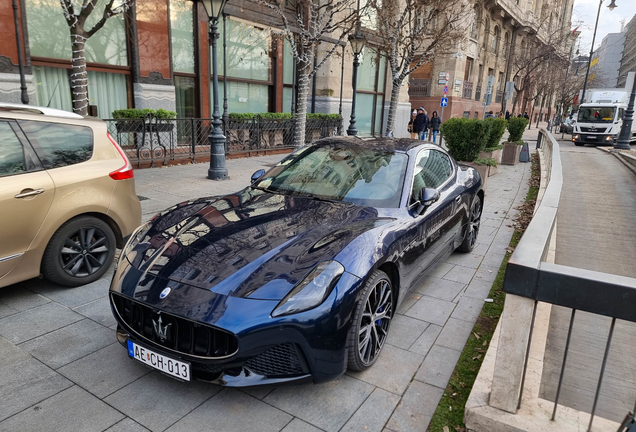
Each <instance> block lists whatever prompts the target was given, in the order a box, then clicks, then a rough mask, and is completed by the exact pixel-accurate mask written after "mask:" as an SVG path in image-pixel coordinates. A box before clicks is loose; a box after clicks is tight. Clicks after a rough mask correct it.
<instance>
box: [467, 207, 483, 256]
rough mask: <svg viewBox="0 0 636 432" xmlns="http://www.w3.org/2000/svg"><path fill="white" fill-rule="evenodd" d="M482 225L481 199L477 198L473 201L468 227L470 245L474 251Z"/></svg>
mask: <svg viewBox="0 0 636 432" xmlns="http://www.w3.org/2000/svg"><path fill="white" fill-rule="evenodd" d="M480 223H481V200H480V199H479V197H475V200H474V201H473V205H472V209H471V211H470V223H469V225H468V229H469V231H468V243H469V245H470V248H471V249H472V248H473V247H474V246H475V243H476V242H477V235H478V234H479V225H480Z"/></svg>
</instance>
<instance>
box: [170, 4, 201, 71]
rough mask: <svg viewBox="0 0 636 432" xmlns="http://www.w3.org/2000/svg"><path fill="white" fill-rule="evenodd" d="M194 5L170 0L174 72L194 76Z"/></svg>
mask: <svg viewBox="0 0 636 432" xmlns="http://www.w3.org/2000/svg"><path fill="white" fill-rule="evenodd" d="M193 6H194V3H192V2H191V1H186V0H170V36H171V37H170V44H171V48H172V50H171V51H172V70H173V71H174V72H184V73H189V74H194V73H195V72H194V10H193V9H194V7H193Z"/></svg>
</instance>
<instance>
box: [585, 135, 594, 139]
mask: <svg viewBox="0 0 636 432" xmlns="http://www.w3.org/2000/svg"><path fill="white" fill-rule="evenodd" d="M587 139H596V136H595V135H588V136H587Z"/></svg>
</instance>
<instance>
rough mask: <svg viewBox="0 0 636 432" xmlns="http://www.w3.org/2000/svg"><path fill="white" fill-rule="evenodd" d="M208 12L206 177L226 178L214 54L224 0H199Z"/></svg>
mask: <svg viewBox="0 0 636 432" xmlns="http://www.w3.org/2000/svg"><path fill="white" fill-rule="evenodd" d="M201 2H202V3H203V6H204V7H205V12H206V13H207V14H208V20H209V22H210V32H209V36H210V39H211V40H212V93H213V100H214V106H213V111H212V119H213V120H212V130H211V131H210V136H209V137H208V142H209V143H210V168H209V169H208V178H209V179H210V180H226V179H228V178H229V177H228V174H227V168H226V167H225V135H223V131H222V130H221V125H222V122H221V116H220V114H219V73H218V70H217V69H218V67H217V56H216V40H217V39H218V38H219V29H218V23H219V17H220V16H221V14H222V13H223V8H224V7H225V3H226V0H201Z"/></svg>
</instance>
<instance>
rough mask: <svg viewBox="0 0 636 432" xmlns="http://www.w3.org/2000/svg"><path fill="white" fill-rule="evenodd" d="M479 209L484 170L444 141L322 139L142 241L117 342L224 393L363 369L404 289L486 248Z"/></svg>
mask: <svg viewBox="0 0 636 432" xmlns="http://www.w3.org/2000/svg"><path fill="white" fill-rule="evenodd" d="M483 202H484V191H483V188H482V180H481V178H480V176H479V174H478V173H477V171H476V170H474V169H473V168H470V167H466V166H460V165H457V164H456V163H455V161H454V160H453V159H452V158H451V157H450V156H449V155H448V154H447V153H446V152H445V151H444V150H442V149H441V148H440V147H438V146H436V145H434V144H430V143H425V142H422V141H416V140H410V139H388V138H386V139H384V138H383V139H375V140H369V141H363V140H360V139H353V138H327V139H323V140H320V141H317V142H316V143H314V144H313V145H311V146H308V147H305V148H302V149H299V150H297V151H295V152H294V153H292V154H290V155H289V156H287V157H285V158H284V159H283V160H282V161H281V162H280V163H278V164H277V165H276V166H274V167H273V168H271V169H270V170H269V171H268V172H264V171H263V170H261V171H258V172H256V173H255V174H254V175H253V177H252V184H251V186H249V187H247V188H245V189H243V190H242V191H240V192H237V193H235V194H232V195H227V196H221V197H210V198H200V199H197V200H193V201H188V202H184V203H181V204H179V205H177V206H175V207H172V208H170V209H168V210H166V211H164V212H162V213H161V214H158V215H157V216H155V217H154V218H153V219H152V220H150V221H149V222H147V223H146V224H144V225H142V226H141V227H140V228H139V229H138V230H137V231H136V232H135V233H133V235H132V236H131V239H130V240H129V241H128V244H127V245H126V246H125V248H124V250H123V251H122V254H121V258H120V260H119V263H118V266H117V271H116V273H115V276H114V277H113V281H112V285H111V288H110V301H111V306H112V310H113V313H114V315H115V318H116V319H117V322H118V329H117V338H118V340H119V341H120V342H121V343H122V344H123V345H124V346H125V347H126V348H127V349H128V353H129V355H130V357H132V358H134V359H136V360H137V361H140V362H143V363H145V364H147V365H149V366H151V367H154V368H156V369H159V370H161V371H162V372H164V373H165V374H168V375H170V376H173V377H175V378H179V379H182V380H190V379H192V378H196V379H201V380H205V381H210V382H214V383H217V384H222V385H228V386H248V385H256V384H272V383H280V382H288V381H300V380H313V382H316V383H318V382H323V381H327V380H330V379H334V378H336V377H338V376H339V375H341V374H342V373H344V371H345V370H346V369H347V368H349V369H353V370H363V369H366V368H368V367H370V366H371V365H373V363H374V362H375V361H376V359H377V358H378V355H379V354H380V352H381V350H382V347H383V345H384V343H385V341H386V337H387V335H388V333H389V331H390V329H391V318H392V317H393V314H394V313H395V311H396V310H397V308H398V306H399V305H400V302H401V301H402V300H403V299H404V298H405V297H407V295H408V292H409V290H410V289H411V288H413V287H416V286H417V284H418V283H420V281H421V280H422V278H423V277H424V276H425V275H426V274H427V272H428V271H430V270H431V269H432V268H433V267H434V266H435V265H436V263H437V262H439V261H443V260H444V259H445V258H446V257H447V256H448V255H449V254H451V253H452V252H453V251H454V250H456V249H459V250H460V251H463V252H469V251H471V250H472V249H473V248H474V247H475V243H476V239H477V234H478V233H479V223H480V216H481V210H482V205H483Z"/></svg>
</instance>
